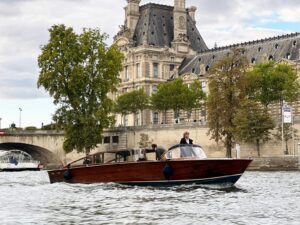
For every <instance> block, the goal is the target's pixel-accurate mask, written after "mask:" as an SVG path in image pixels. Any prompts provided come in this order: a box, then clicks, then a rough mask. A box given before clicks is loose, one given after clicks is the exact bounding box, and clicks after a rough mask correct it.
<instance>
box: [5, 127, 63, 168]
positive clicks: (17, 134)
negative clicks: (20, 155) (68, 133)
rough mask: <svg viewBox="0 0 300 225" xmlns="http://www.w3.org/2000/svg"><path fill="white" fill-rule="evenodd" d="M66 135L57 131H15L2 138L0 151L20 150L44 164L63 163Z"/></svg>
mask: <svg viewBox="0 0 300 225" xmlns="http://www.w3.org/2000/svg"><path fill="white" fill-rule="evenodd" d="M63 141H64V135H63V133H62V132H56V131H32V132H30V131H14V132H8V133H5V134H4V135H3V136H0V150H12V149H19V150H22V151H25V152H27V153H28V154H30V155H31V156H32V157H33V158H34V159H36V160H39V161H41V163H43V164H46V165H47V164H49V163H61V161H62V159H64V158H65V154H64V151H63V148H62V146H63Z"/></svg>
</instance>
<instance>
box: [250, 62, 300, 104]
mask: <svg viewBox="0 0 300 225" xmlns="http://www.w3.org/2000/svg"><path fill="white" fill-rule="evenodd" d="M247 77H248V78H247V79H248V84H249V85H248V90H249V95H250V97H251V98H253V99H255V100H257V101H259V102H260V103H261V104H263V105H264V106H265V107H268V106H269V105H270V104H271V103H276V102H281V104H282V102H283V100H285V101H288V102H293V101H295V100H297V98H298V97H299V91H300V85H299V82H298V81H297V79H298V77H297V73H296V71H295V70H294V69H293V68H292V67H291V66H289V65H286V64H275V63H274V62H273V61H270V62H268V63H260V64H257V65H255V66H254V67H253V70H251V71H250V72H249V73H248V75H247Z"/></svg>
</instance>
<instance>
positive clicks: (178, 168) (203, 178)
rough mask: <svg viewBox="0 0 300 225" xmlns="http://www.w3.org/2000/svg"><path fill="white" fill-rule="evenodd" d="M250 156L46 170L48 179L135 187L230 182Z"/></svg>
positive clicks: (242, 170) (238, 176) (232, 181)
mask: <svg viewBox="0 0 300 225" xmlns="http://www.w3.org/2000/svg"><path fill="white" fill-rule="evenodd" d="M251 162H252V160H251V159H201V160H171V161H152V162H149V161H146V162H132V163H128V162H127V163H114V164H102V165H92V166H81V167H74V168H64V169H60V170H51V171H48V174H49V178H50V182H51V183H56V182H68V183H86V184H92V183H118V184H124V185H135V186H173V185H183V184H216V185H222V184H225V185H229V186H230V185H234V184H235V183H236V182H237V181H238V179H239V178H240V177H241V176H242V174H243V173H244V171H245V170H246V169H247V167H248V165H249V164H250V163H251Z"/></svg>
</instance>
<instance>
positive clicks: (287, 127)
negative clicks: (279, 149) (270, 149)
mask: <svg viewBox="0 0 300 225" xmlns="http://www.w3.org/2000/svg"><path fill="white" fill-rule="evenodd" d="M297 133H298V130H297V129H295V128H293V125H292V124H290V123H285V124H284V125H283V141H284V142H285V153H286V154H288V153H289V147H288V142H289V140H291V139H293V135H294V138H298V135H297ZM274 137H275V138H277V139H278V140H282V125H281V124H280V125H279V126H278V127H277V131H276V133H275V134H274Z"/></svg>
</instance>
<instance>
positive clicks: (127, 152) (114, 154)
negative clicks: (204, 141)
mask: <svg viewBox="0 0 300 225" xmlns="http://www.w3.org/2000/svg"><path fill="white" fill-rule="evenodd" d="M159 150H160V151H162V152H164V153H163V154H162V156H161V159H160V160H163V161H167V160H184V159H189V160H191V159H205V158H207V157H206V154H205V153H204V151H203V149H202V148H201V146H199V145H175V146H173V147H171V148H170V149H169V150H168V151H166V150H164V149H162V148H159ZM142 161H144V162H145V161H152V162H153V161H156V153H155V151H154V150H153V149H149V148H132V149H123V150H118V151H108V152H98V153H95V154H92V155H87V156H85V157H83V158H80V159H79V160H76V161H74V162H72V163H70V164H68V165H67V167H79V166H91V165H99V164H107V163H122V162H142Z"/></svg>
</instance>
